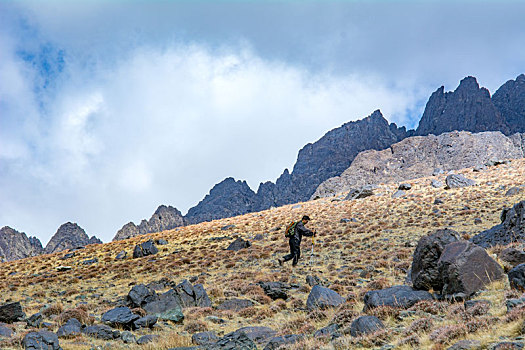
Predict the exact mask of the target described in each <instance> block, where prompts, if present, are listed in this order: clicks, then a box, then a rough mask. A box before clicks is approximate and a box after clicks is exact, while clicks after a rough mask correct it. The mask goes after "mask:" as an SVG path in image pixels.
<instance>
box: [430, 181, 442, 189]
mask: <svg viewBox="0 0 525 350" xmlns="http://www.w3.org/2000/svg"><path fill="white" fill-rule="evenodd" d="M430 185H431V186H432V187H434V188H442V187H443V182H441V181H439V180H432V181H431V182H430Z"/></svg>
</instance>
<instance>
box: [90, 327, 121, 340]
mask: <svg viewBox="0 0 525 350" xmlns="http://www.w3.org/2000/svg"><path fill="white" fill-rule="evenodd" d="M82 333H84V334H85V335H87V336H90V337H93V338H97V339H103V340H113V339H118V338H119V337H120V332H119V331H117V330H113V329H111V328H110V327H109V326H107V325H105V324H97V325H93V326H87V327H85V328H83V329H82Z"/></svg>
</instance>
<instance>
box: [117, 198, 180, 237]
mask: <svg viewBox="0 0 525 350" xmlns="http://www.w3.org/2000/svg"><path fill="white" fill-rule="evenodd" d="M185 224H186V220H185V219H184V217H183V216H182V213H181V212H180V211H179V210H178V209H177V208H174V207H172V206H166V205H161V206H159V207H158V208H157V210H155V212H154V213H153V215H152V216H151V218H150V219H149V220H142V221H141V223H140V225H138V226H137V225H135V224H134V223H133V222H128V223H127V224H126V225H124V226H122V228H121V229H120V230H119V231H118V232H117V234H116V235H115V237H114V238H113V240H114V241H119V240H122V239H128V238H131V237H135V236H138V235H144V234H146V233H153V232H161V231H166V230H172V229H174V228H176V227H179V226H184V225H185Z"/></svg>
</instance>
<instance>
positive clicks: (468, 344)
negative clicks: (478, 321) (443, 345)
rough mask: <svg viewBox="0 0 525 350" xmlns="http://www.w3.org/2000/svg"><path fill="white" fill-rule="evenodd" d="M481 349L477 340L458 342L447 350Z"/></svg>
mask: <svg viewBox="0 0 525 350" xmlns="http://www.w3.org/2000/svg"><path fill="white" fill-rule="evenodd" d="M480 347H481V342H480V341H479V340H460V341H458V342H457V343H455V344H454V345H452V346H451V347H449V348H448V349H447V350H474V349H479V348H480Z"/></svg>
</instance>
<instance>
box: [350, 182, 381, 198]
mask: <svg viewBox="0 0 525 350" xmlns="http://www.w3.org/2000/svg"><path fill="white" fill-rule="evenodd" d="M375 188H376V186H372V185H366V186H362V187H358V188H353V189H351V190H350V192H348V194H347V195H346V197H345V199H344V200H345V201H351V200H354V199H360V198H366V197H370V196H373V195H374V189H375Z"/></svg>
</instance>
